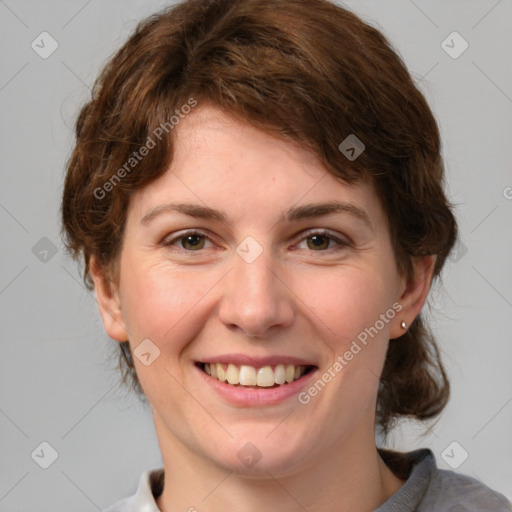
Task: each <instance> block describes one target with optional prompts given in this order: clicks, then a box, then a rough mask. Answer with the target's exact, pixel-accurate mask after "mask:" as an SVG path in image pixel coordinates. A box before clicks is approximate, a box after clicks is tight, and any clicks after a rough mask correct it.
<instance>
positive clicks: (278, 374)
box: [274, 364, 286, 384]
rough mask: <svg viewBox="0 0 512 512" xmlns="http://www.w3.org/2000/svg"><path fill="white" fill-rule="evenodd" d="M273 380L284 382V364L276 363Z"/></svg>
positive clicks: (278, 382) (279, 382) (277, 382)
mask: <svg viewBox="0 0 512 512" xmlns="http://www.w3.org/2000/svg"><path fill="white" fill-rule="evenodd" d="M274 382H275V383H276V384H284V383H285V382H286V370H285V369H284V364H278V365H277V366H276V369H275V370H274Z"/></svg>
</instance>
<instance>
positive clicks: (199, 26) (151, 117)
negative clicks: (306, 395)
mask: <svg viewBox="0 0 512 512" xmlns="http://www.w3.org/2000/svg"><path fill="white" fill-rule="evenodd" d="M191 98H194V99H195V101H198V102H200V103H201V102H203V103H209V104H212V105H214V106H216V107H218V108H220V109H222V110H223V111H225V112H227V113H229V114H230V115H233V116H235V117H237V118H238V119H241V120H243V121H244V122H247V123H250V124H251V125H253V126H255V127H256V128H258V129H260V130H263V131H265V132H267V133H269V134H272V135H274V136H276V137H282V138H285V139H287V140H292V141H295V142H297V143H299V144H301V145H302V146H304V147H306V148H308V149H310V150H311V151H312V152H314V154H315V155H317V157H318V158H319V159H320V161H321V162H322V164H323V165H325V167H326V169H327V170H328V171H329V172H331V173H333V174H334V175H336V176H338V177H339V178H341V179H342V180H344V181H345V182H346V183H354V182H362V181H363V180H365V179H367V180H372V182H373V183H374V184H375V188H376V191H377V195H378V198H379V200H380V202H381V204H382V206H383V209H384V211H385V213H386V216H387V220H388V223H389V226H390V234H391V240H392V245H393V251H394V254H395V258H396V264H397V269H398V271H399V273H400V275H402V276H405V277H410V276H412V271H413V266H412V261H413V258H414V257H417V256H425V255H436V259H435V266H434V271H433V279H436V278H438V277H439V274H440V272H441V269H442V268H443V265H444V263H445V260H446V258H447V256H448V255H449V253H450V251H451V249H452V248H453V246H454V243H455V240H456V238H457V223H456V220H455V217H454V215H453V213H452V211H453V205H452V204H450V202H449V201H448V200H447V198H446V195H445V192H444V167H443V162H442V158H441V155H440V150H441V142H440V136H439V130H438V127H437V124H436V121H435V119H434V116H433V114H432V112H431V110H430V108H429V106H428V104H427V101H426V100H425V98H424V96H423V95H422V93H421V92H420V91H419V89H418V88H417V87H416V86H415V84H414V82H413V79H412V78H411V76H410V74H409V72H408V71H407V69H406V66H405V64H404V63H403V61H402V59H401V58H400V56H399V55H398V54H397V53H396V51H394V50H393V48H392V47H391V45H390V43H389V42H388V41H387V39H386V38H385V36H384V35H383V34H382V33H381V32H379V31H378V30H376V29H375V28H373V27H372V26H370V25H369V24H367V23H365V22H363V21H362V20H361V19H360V18H359V17H357V16H356V15H355V14H353V13H351V12H349V11H347V10H345V9H343V8H341V7H339V6H337V5H335V4H333V3H331V2H329V1H327V0H272V1H264V0H188V1H184V2H182V3H179V4H177V5H175V6H171V7H168V8H166V9H164V10H162V11H161V12H159V13H157V14H154V15H152V16H150V17H148V18H147V19H145V20H143V21H142V22H140V23H139V25H138V26H137V27H136V29H135V30H134V32H133V34H132V35H131V36H130V37H129V39H128V40H127V42H126V43H125V44H124V45H123V46H122V48H120V49H119V51H117V53H115V55H113V57H111V59H110V60H109V61H108V63H107V64H106V66H105V67H104V69H103V70H102V72H101V73H100V75H99V77H98V78H97V80H96V82H95V84H94V87H93V90H92V95H91V99H90V100H89V101H88V102H87V103H86V104H85V105H84V106H83V107H82V109H81V111H80V114H79V116H78V119H77V122H76V144H75V147H74V150H73V152H72V154H71V156H70V158H69V161H68V163H67V174H66V178H65V184H64V193H63V200H62V207H61V215H62V231H63V237H64V240H65V244H66V246H67V248H68V251H69V252H70V253H71V255H72V256H73V257H74V258H76V259H82V260H83V264H84V281H85V283H86V285H87V287H88V288H89V289H91V290H92V289H93V282H92V279H91V275H90V267H89V264H90V261H91V257H92V256H94V257H95V258H96V259H97V261H98V262H99V264H100V266H101V268H102V270H103V272H104V275H105V276H107V277H108V279H109V280H110V281H111V282H114V281H115V279H116V263H117V261H118V258H119V252H120V247H121V242H122V237H123V230H124V226H125V221H126V212H127V208H128V204H129V201H130V196H131V194H132V193H133V192H135V191H137V190H139V189H141V188H142V187H144V186H145V185H147V184H148V183H150V182H152V181H153V180H155V179H157V178H158V177H159V176H161V175H162V174H163V173H164V172H165V171H166V169H167V168H168V166H169V164H170V162H171V160H172V153H173V138H172V136H166V137H162V138H159V141H158V143H156V144H155V145H154V147H152V149H151V151H146V153H147V154H146V155H145V156H144V158H140V159H137V162H136V165H135V164H134V165H133V168H130V169H129V170H127V169H126V162H127V161H129V160H130V158H133V155H134V154H135V153H137V152H138V151H140V152H141V153H142V149H141V148H142V147H143V146H144V145H145V144H147V143H148V141H149V139H150V138H151V140H152V141H153V138H152V134H154V133H158V128H159V127H162V126H166V123H167V126H168V124H169V120H170V119H171V117H172V116H176V114H177V113H179V110H180V108H181V107H182V106H183V105H186V104H187V103H189V102H190V99H191ZM160 129H161V128H160ZM155 130H156V132H155ZM166 132H167V130H166ZM350 134H355V135H356V136H357V138H358V139H360V140H361V141H363V143H364V144H365V150H364V152H363V153H362V154H361V155H360V156H359V157H358V158H357V159H356V160H353V161H349V160H348V159H347V158H345V156H343V155H342V153H341V152H340V149H339V145H340V143H341V141H343V140H344V139H345V138H346V137H347V136H348V135H350ZM132 163H133V162H132ZM123 166H124V167H123ZM122 169H124V172H122ZM128 171H129V172H128ZM120 177H122V179H120ZM114 179H115V182H114V181H113V180H114ZM108 184H110V185H108ZM119 349H120V352H119V367H120V370H121V373H122V382H123V383H126V382H128V381H131V384H132V386H133V387H134V389H136V390H137V391H138V392H139V394H140V395H143V391H142V389H141V388H140V384H139V382H138V380H137V375H136V372H135V368H134V364H133V359H132V354H131V352H130V348H129V344H128V342H121V343H120V345H119ZM449 394H450V386H449V381H448V379H447V376H446V373H445V370H444V368H443V365H442V362H441V359H440V355H439V350H438V347H437V345H436V341H435V339H434V337H433V335H432V333H431V332H430V330H429V328H428V326H427V325H426V323H425V321H424V319H423V318H422V316H421V313H420V314H419V315H418V316H417V317H416V319H415V320H414V322H413V323H412V325H411V326H410V328H409V329H408V330H407V332H406V333H405V334H404V335H403V336H401V337H400V338H398V339H396V340H394V341H393V342H392V343H390V344H389V348H388V353H387V355H386V360H385V365H384V369H383V372H382V376H381V380H380V387H379V391H378V397H377V411H376V423H377V426H379V427H380V428H381V430H382V431H383V433H384V434H385V435H386V434H387V432H388V430H389V428H390V426H391V425H392V424H393V421H394V420H396V419H397V418H400V417H410V418H416V419H420V420H425V419H428V418H433V417H435V416H436V415H438V414H439V413H440V412H441V411H442V409H443V408H444V406H445V405H446V403H447V401H448V398H449Z"/></svg>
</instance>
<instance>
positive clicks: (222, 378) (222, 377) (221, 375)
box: [216, 363, 228, 382]
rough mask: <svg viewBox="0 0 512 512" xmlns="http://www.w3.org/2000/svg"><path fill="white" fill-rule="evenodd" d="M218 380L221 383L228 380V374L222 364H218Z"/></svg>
mask: <svg viewBox="0 0 512 512" xmlns="http://www.w3.org/2000/svg"><path fill="white" fill-rule="evenodd" d="M216 366H217V379H219V380H220V381H221V382H226V381H227V380H228V379H227V378H226V372H225V371H224V368H223V367H222V365H221V364H220V363H217V365H216Z"/></svg>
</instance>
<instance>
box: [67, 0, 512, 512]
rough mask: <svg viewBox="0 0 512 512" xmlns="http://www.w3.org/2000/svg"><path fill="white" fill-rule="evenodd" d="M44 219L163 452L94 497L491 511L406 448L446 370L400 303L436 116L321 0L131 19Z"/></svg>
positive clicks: (425, 274)
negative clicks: (79, 278)
mask: <svg viewBox="0 0 512 512" xmlns="http://www.w3.org/2000/svg"><path fill="white" fill-rule="evenodd" d="M76 134H77V141H76V147H75V149H74V152H73V154H72V156H71V158H70V161H69V163H68V169H67V176H66V182H65V189H64V196H63V203H62V219H63V227H64V232H65V235H66V241H67V245H68V248H69V250H70V251H71V253H72V254H73V255H74V256H75V257H79V256H81V257H83V258H84V265H85V267H84V278H85V282H86V283H87V285H88V286H89V288H90V289H94V290H95V291H96V294H97V298H98V303H99V305H100V313H101V316H102V319H103V323H104V326H105V329H106V331H107V333H108V335H109V336H110V337H111V338H113V339H114V340H117V341H118V342H119V347H120V361H121V363H122V366H121V369H122V371H123V379H124V381H128V380H129V381H130V382H131V383H132V385H133V387H134V388H135V389H136V390H137V391H138V392H139V393H141V394H143V395H144V396H145V397H146V398H147V400H148V401H149V403H150V405H151V408H152V411H153V417H154V423H155V429H156V433H157V437H158V441H159V446H160V449H161V453H162V458H163V465H164V467H163V468H160V469H154V470H148V471H146V472H144V473H143V475H142V477H141V480H140V485H139V488H138V490H137V492H136V493H135V494H134V495H133V496H131V497H130V498H126V499H124V500H121V501H119V502H118V503H116V504H114V505H113V506H112V507H110V508H109V512H115V511H118V512H121V511H122V512H128V511H130V512H135V511H142V510H161V511H163V512H170V511H176V510H189V511H193V510H199V511H203V510H204V511H217V510H231V509H236V510H241V511H249V510H262V509H269V508H270V509H279V510H280V511H288V510H290V511H291V510H311V511H316V510H323V511H325V510H328V511H349V510H351V511H352V510H357V511H373V510H378V511H379V512H384V511H386V512H389V511H395V510H400V511H412V510H418V511H427V510H436V511H438V510H475V511H476V510H478V511H481V510H492V511H504V510H510V503H509V502H508V501H507V500H506V498H505V497H504V496H503V495H501V494H499V493H497V492H495V491H493V490H491V489H490V488H488V487H486V486H485V485H484V484H481V483H479V482H478V481H477V480H475V479H473V478H470V477H467V476H464V475H459V474H457V473H454V472H453V471H445V470H439V469H438V468H437V465H436V461H435V458H434V455H433V453H432V452H431V451H430V450H429V449H427V448H425V449H421V450H416V451H413V452H409V453H399V452H393V451H390V450H385V449H382V448H378V447H377V446H376V444H375V432H376V428H377V429H378V431H379V432H380V433H382V434H384V435H386V434H387V433H388V432H389V431H390V429H391V428H392V427H393V426H394V424H395V423H396V421H397V420H398V419H399V418H401V417H409V418H416V419H420V420H424V419H429V418H433V417H435V416H437V415H438V414H439V413H440V412H441V411H442V409H443V408H444V406H445V405H446V403H447V400H448V397H449V383H448V380H447V377H446V374H445V371H444V368H443V365H442V363H441V361H440V358H439V353H438V349H437V346H436V343H435V340H434V339H433V337H432V335H431V334H430V331H429V330H428V327H427V326H426V325H425V323H424V321H423V319H422V318H421V309H422V307H423V305H424V303H425V300H426V298H427V295H428V292H429V289H430V286H431V283H432V281H433V280H434V279H436V278H437V277H438V276H439V274H440V272H441V270H442V268H443V265H444V262H445V260H446V258H447V256H448V254H449V253H450V250H451V249H452V247H453V245H454V242H455V240H456V235H457V225H456V221H455V218H454V216H453V213H452V207H451V205H450V203H449V202H448V200H447V198H446V197H445V194H444V192H443V164H442V161H441V157H440V140H439V133H438V128H437V126H436V123H435V120H434V118H433V115H432V113H431V111H430V109H429V107H428V105H427V103H426V101H425V99H424V98H423V96H422V95H421V93H420V92H419V91H418V90H417V88H416V87H415V86H414V84H413V82H412V80H411V78H410V76H409V74H408V72H407V70H406V68H405V66H404V64H403V63H402V61H401V60H400V58H399V57H398V56H397V55H396V54H395V53H394V52H393V50H392V49H391V47H390V46H389V44H388V42H387V41H386V39H385V38H384V37H383V36H382V34H380V33H379V32H378V31H377V30H375V29H373V28H371V27H370V26H368V25H366V24H365V23H363V22H362V21H361V20H360V19H359V18H357V17H356V16H355V15H354V14H352V13H350V12H348V11H346V10H344V9H342V8H340V7H337V6H335V5H334V4H331V3H329V2H326V1H322V0H305V1H300V2H295V1H292V0H275V1H272V2H266V1H247V0H245V1H241V0H240V1H228V0H216V1H215V0H214V1H207V0H192V1H186V2H183V3H181V4H179V5H177V6H176V7H173V8H170V9H167V10H165V11H163V12H162V13H160V14H157V15H155V16H152V17H150V18H148V19H147V20H145V21H143V22H142V23H141V24H140V25H139V26H138V27H137V29H136V31H135V33H134V34H133V35H132V36H131V37H130V39H129V40H128V42H127V43H126V44H125V45H124V46H123V47H122V48H121V49H120V50H119V51H118V53H117V54H116V55H115V56H114V57H113V58H112V59H111V61H110V62H109V63H108V65H107V66H106V67H105V69H104V70H103V72H102V73H101V75H100V77H99V78H98V81H97V83H96V85H95V88H94V90H93V98H92V99H91V101H90V102H88V103H87V104H86V105H85V106H84V107H83V109H82V111H81V113H80V116H79V118H78V121H77V126H76Z"/></svg>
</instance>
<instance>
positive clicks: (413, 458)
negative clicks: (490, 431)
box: [377, 448, 512, 512]
mask: <svg viewBox="0 0 512 512" xmlns="http://www.w3.org/2000/svg"><path fill="white" fill-rule="evenodd" d="M379 453H380V455H381V457H382V458H383V460H384V461H385V462H386V464H387V465H388V467H389V468H390V469H391V470H392V471H393V472H394V473H395V475H397V476H399V477H400V478H401V479H402V480H404V481H405V482H404V484H403V485H402V487H401V488H400V489H399V490H398V492H396V493H395V494H394V495H393V496H392V497H391V498H390V499H389V500H388V501H386V502H385V503H384V504H383V505H382V506H381V507H379V509H378V510H377V512H412V511H415V512H432V511H435V512H482V511H484V510H485V511H486V512H512V504H511V503H510V501H509V500H508V499H507V498H506V497H505V496H503V494H500V493H499V492H497V491H494V490H493V489H491V488H490V487H488V486H487V485H485V484H484V483H482V482H480V481H479V480H477V479H476V478H473V477H470V476H467V475H464V474H461V473H456V472H455V471H451V470H446V469H439V468H438V467H437V463H436V459H435V456H434V453H433V452H432V450H430V449H429V448H421V449H418V450H414V451H412V452H406V453H400V452H395V451H391V450H385V449H379Z"/></svg>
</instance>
